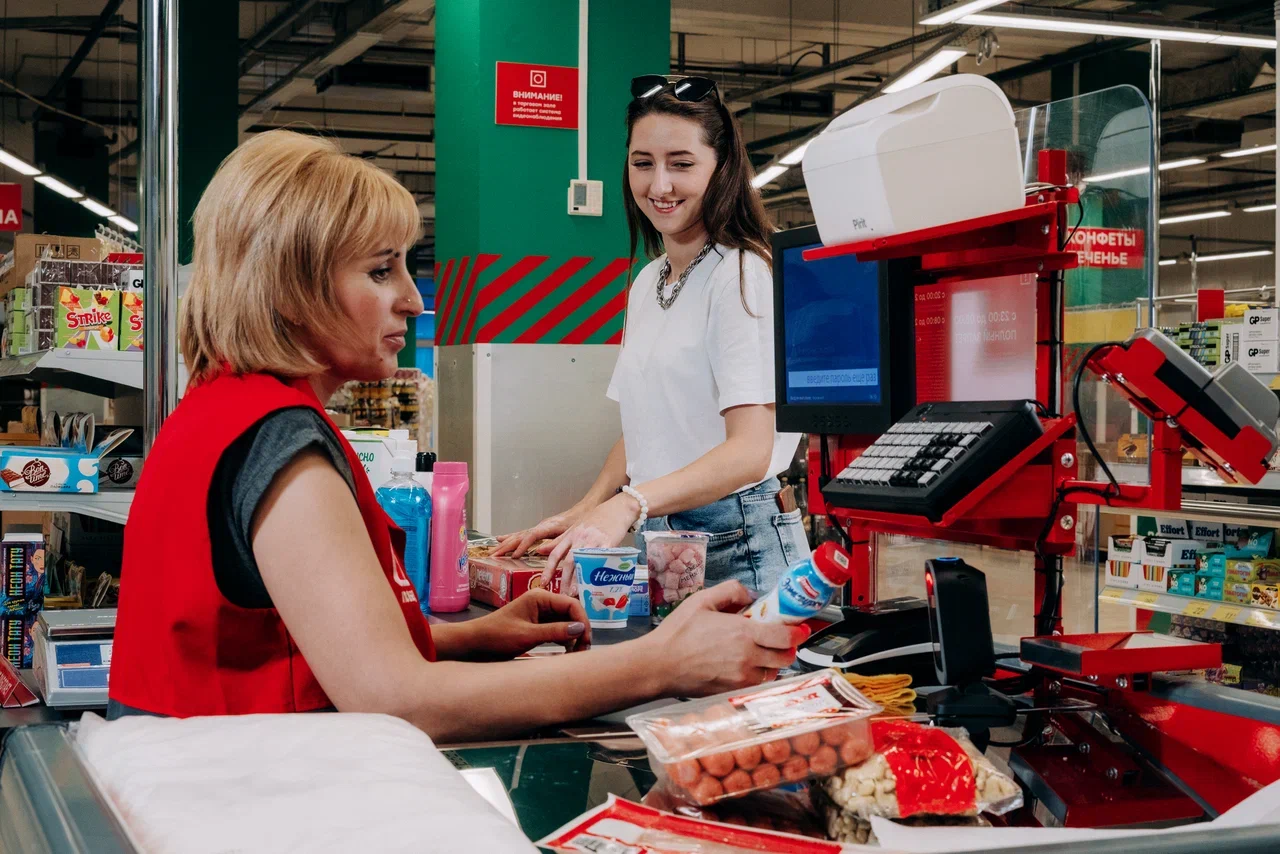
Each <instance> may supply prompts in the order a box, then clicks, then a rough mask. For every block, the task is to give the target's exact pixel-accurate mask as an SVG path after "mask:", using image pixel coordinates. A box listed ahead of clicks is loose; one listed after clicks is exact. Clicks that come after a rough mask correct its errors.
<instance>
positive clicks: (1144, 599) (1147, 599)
mask: <svg viewBox="0 0 1280 854" xmlns="http://www.w3.org/2000/svg"><path fill="white" fill-rule="evenodd" d="M1135 601H1137V602H1138V604H1140V605H1154V604H1156V603H1157V602H1159V601H1160V595H1159V594H1158V593H1147V592H1144V593H1139V594H1138V598H1137V599H1136V600H1135Z"/></svg>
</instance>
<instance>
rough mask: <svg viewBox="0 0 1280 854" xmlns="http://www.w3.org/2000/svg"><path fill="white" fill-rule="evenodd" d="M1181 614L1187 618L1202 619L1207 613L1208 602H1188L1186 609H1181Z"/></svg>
mask: <svg viewBox="0 0 1280 854" xmlns="http://www.w3.org/2000/svg"><path fill="white" fill-rule="evenodd" d="M1182 613H1183V614H1185V615H1186V616H1188V617H1203V616H1204V615H1205V614H1207V613H1209V603H1208V602H1188V603H1187V607H1185V608H1183V609H1182Z"/></svg>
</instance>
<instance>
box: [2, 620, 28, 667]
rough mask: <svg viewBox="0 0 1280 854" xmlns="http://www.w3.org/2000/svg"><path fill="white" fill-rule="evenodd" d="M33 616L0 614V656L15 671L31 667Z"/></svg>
mask: <svg viewBox="0 0 1280 854" xmlns="http://www.w3.org/2000/svg"><path fill="white" fill-rule="evenodd" d="M35 625H36V615H35V614H0V656H2V657H3V658H5V659H6V660H7V661H8V662H9V663H10V664H12V665H13V666H14V668H15V669H17V670H23V669H26V668H29V667H31V658H32V653H34V652H35V644H34V642H33V641H32V637H31V632H32V630H33V629H34V628H35Z"/></svg>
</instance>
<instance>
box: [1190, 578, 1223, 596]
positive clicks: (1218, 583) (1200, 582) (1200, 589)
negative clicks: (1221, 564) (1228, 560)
mask: <svg viewBox="0 0 1280 854" xmlns="http://www.w3.org/2000/svg"><path fill="white" fill-rule="evenodd" d="M1195 595H1196V598H1198V599H1216V600H1218V601H1222V578H1221V577H1220V576H1217V575H1213V574H1212V573H1207V572H1197V573H1196V593H1195Z"/></svg>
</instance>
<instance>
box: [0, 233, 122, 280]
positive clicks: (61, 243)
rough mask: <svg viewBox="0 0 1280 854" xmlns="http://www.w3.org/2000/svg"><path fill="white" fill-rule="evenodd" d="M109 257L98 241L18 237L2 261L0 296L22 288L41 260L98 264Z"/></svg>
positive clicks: (47, 236)
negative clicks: (105, 256) (106, 256)
mask: <svg viewBox="0 0 1280 854" xmlns="http://www.w3.org/2000/svg"><path fill="white" fill-rule="evenodd" d="M104 255H105V252H104V247H103V245H102V242H101V241H99V240H98V239H97V238H95V237H59V236H57V235H54V234H15V235H14V236H13V249H12V250H11V251H9V252H8V253H6V254H5V255H4V257H3V258H2V259H0V295H3V294H7V293H8V292H9V291H10V290H12V289H13V288H15V287H19V286H21V285H22V284H23V283H24V282H25V281H26V279H27V276H29V275H30V274H31V271H32V270H33V269H35V266H36V264H37V262H39V261H41V260H65V261H76V262H82V261H98V260H100V259H102V258H103V257H104Z"/></svg>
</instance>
